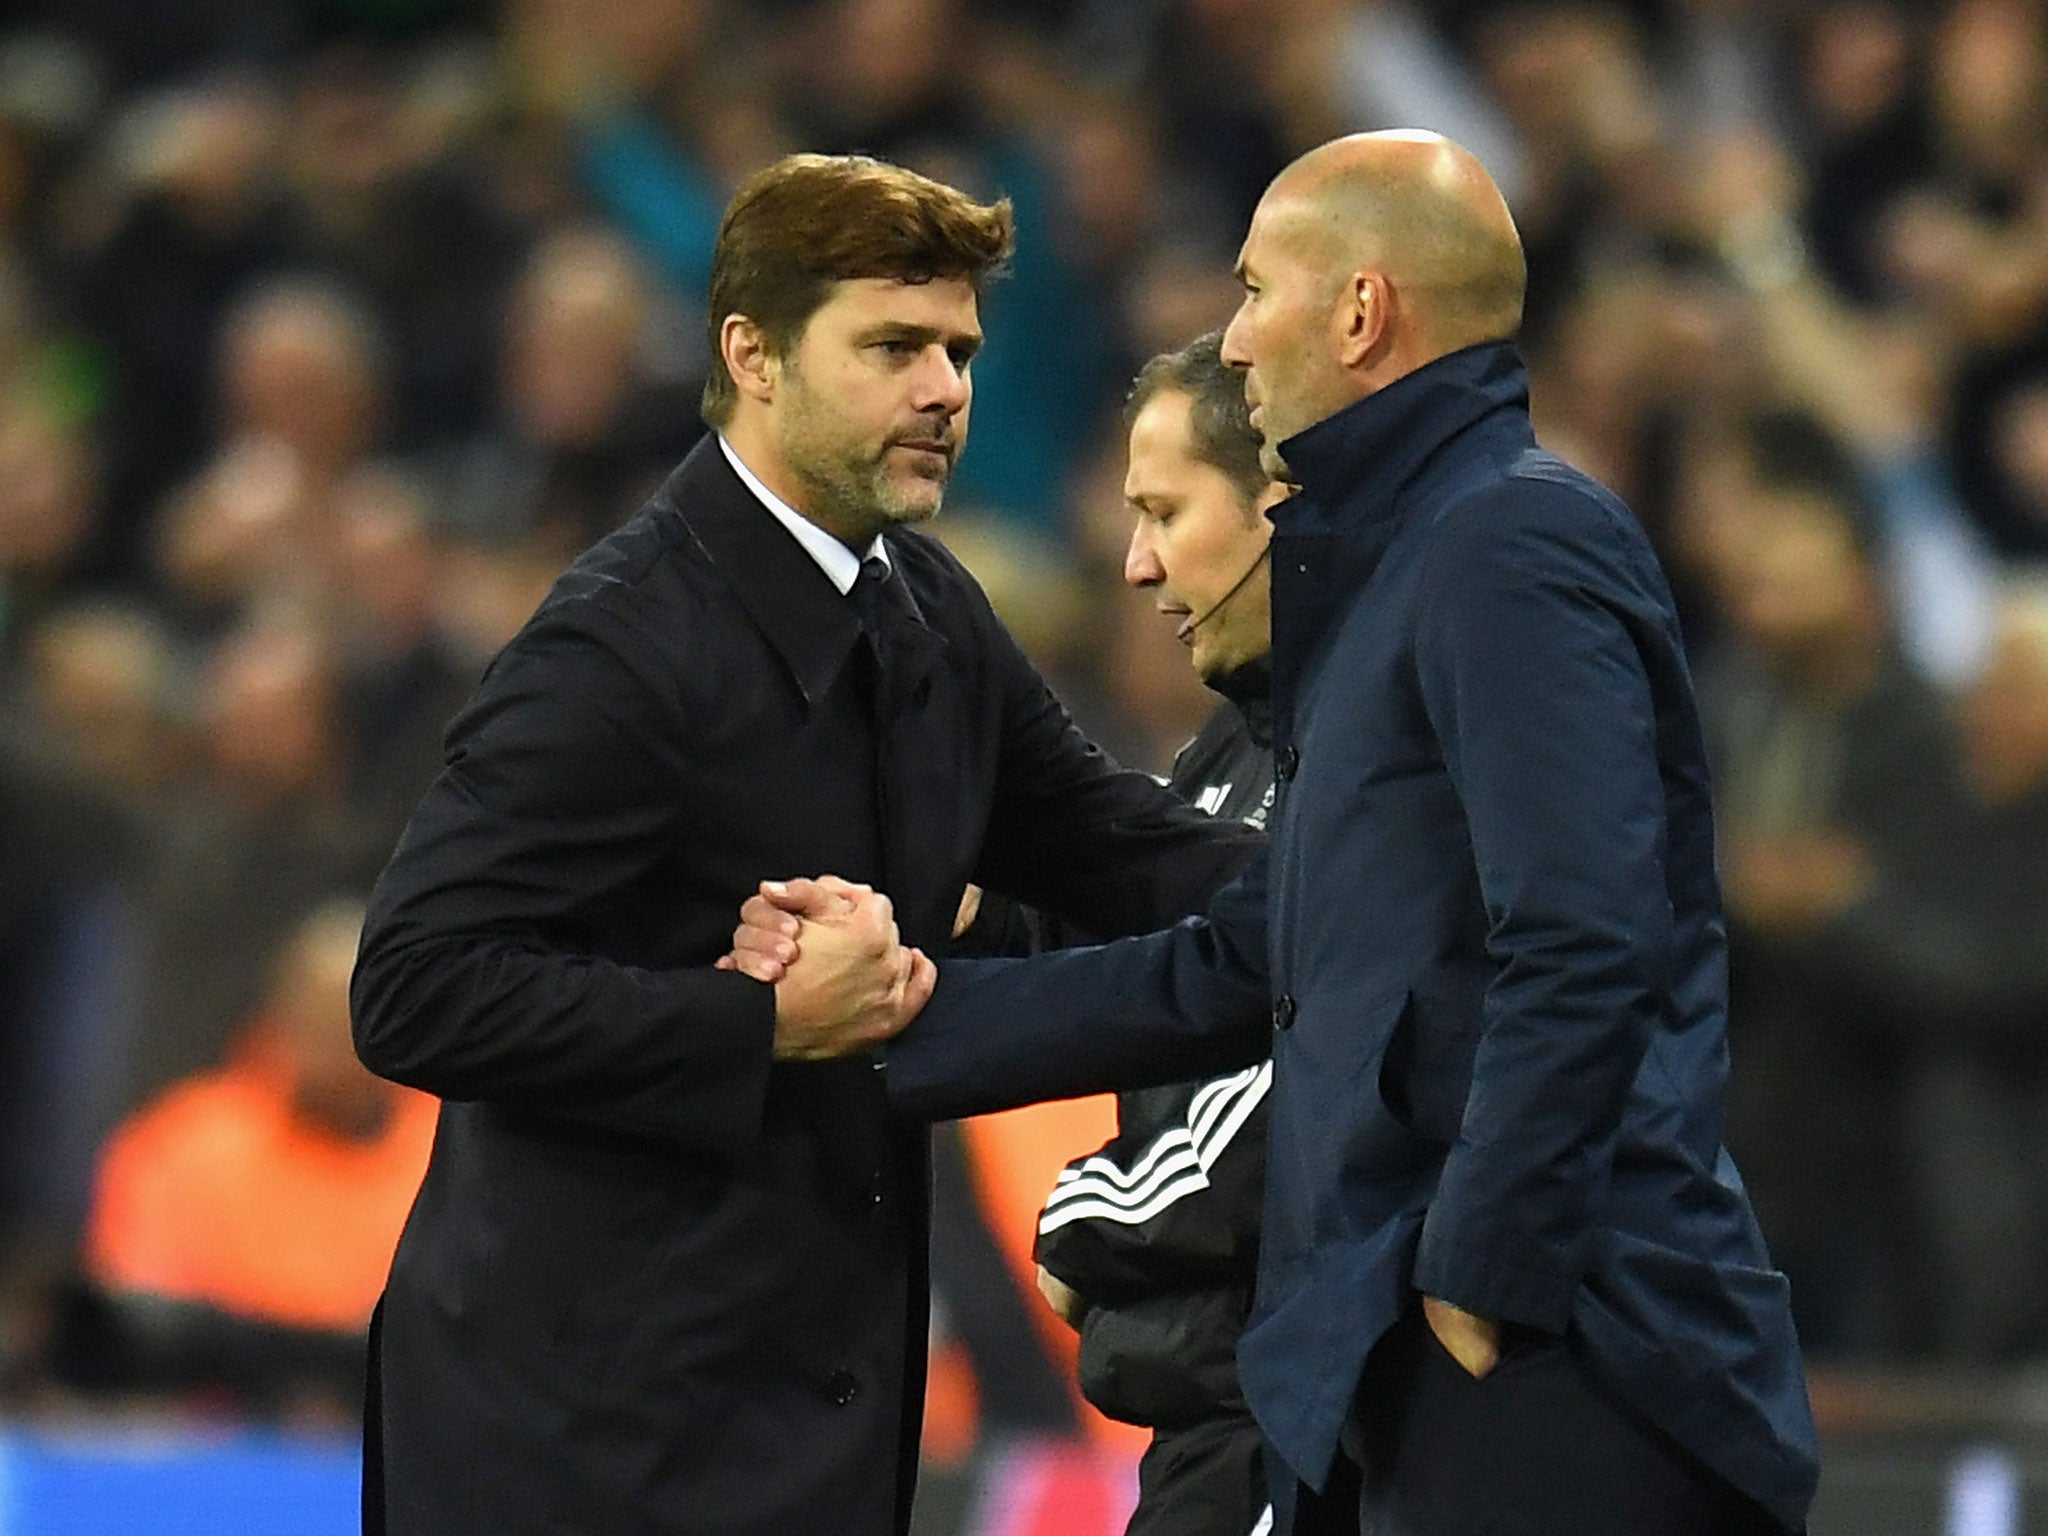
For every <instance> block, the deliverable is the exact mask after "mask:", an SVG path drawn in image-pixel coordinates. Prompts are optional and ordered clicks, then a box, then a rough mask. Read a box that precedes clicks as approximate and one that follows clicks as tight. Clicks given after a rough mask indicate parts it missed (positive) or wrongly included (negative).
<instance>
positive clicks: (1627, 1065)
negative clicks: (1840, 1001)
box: [1415, 483, 1677, 1332]
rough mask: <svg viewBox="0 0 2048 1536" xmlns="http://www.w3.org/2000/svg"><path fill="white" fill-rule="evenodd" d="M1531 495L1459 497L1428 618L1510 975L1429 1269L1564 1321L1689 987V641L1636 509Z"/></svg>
mask: <svg viewBox="0 0 2048 1536" xmlns="http://www.w3.org/2000/svg"><path fill="white" fill-rule="evenodd" d="M1511 495H1512V498H1513V499H1509V498H1495V499H1493V500H1491V501H1489V502H1488V503H1486V504H1483V505H1478V506H1473V507H1469V508H1467V509H1465V513H1464V515H1463V516H1462V517H1460V516H1459V515H1458V514H1455V513H1454V514H1453V519H1454V522H1453V524H1452V525H1451V526H1447V528H1446V532H1445V536H1444V538H1443V541H1442V542H1441V543H1440V544H1439V545H1438V547H1437V549H1436V550H1435V551H1434V552H1433V557H1432V558H1433V564H1432V568H1431V570H1430V572H1429V573H1428V576H1427V577H1426V581H1427V582H1428V585H1427V587H1426V589H1425V594H1424V598H1423V606H1422V609H1421V616H1420V622H1419V625H1418V631H1417V641H1416V662H1417V668H1418V672H1419V676H1420V682H1421V691H1422V697H1423V701H1424V707H1425V708H1426V710H1427V711H1428V715H1429V719H1430V722H1431V724H1432V725H1433V727H1434V729H1435V732H1436V735H1437V739H1438V741H1439V742H1440V743H1441V746H1442V751H1443V756H1444V762H1445V765H1446V768H1447V770H1448V772H1449V775H1450V778H1451V780H1452V783H1453V785H1454V786H1455V788H1456V791H1457V795H1458V799H1459V801H1460V804H1461V806H1462V807H1463V810H1464V813H1465V817H1466V821H1467V823H1468V827H1469V833H1470V838H1471V847H1472V852H1473V857H1474V860H1475V864H1476V872H1477V875H1478V881H1479V888H1480V894H1481V896H1482V898H1483V900H1484V902H1485V907H1486V916H1487V924H1488V937H1487V946H1488V950H1489V953H1490V955H1491V957H1492V959H1493V961H1494V962H1495V965H1496V967H1497V969H1496V972H1495V976H1494V980H1493V982H1492V984H1491V985H1490V987H1489V988H1488V989H1487V992H1486V996H1485V1001H1484V1008H1483V1018H1482V1022H1481V1033H1480V1037H1479V1041H1478V1045H1477V1050H1476V1055H1475V1058H1474V1067H1473V1075H1472V1088H1471V1094H1470V1097H1469V1098H1468V1099H1467V1101H1466V1108H1465V1114H1464V1119H1463V1126H1462V1130H1461V1133H1460V1135H1459V1137H1458V1140H1457V1143H1456V1145H1455V1146H1453V1148H1452V1149H1451V1151H1450V1153H1449V1155H1448V1157H1447V1158H1446V1160H1445V1163H1444V1168H1443V1175H1442V1179H1441V1182H1440V1183H1439V1185H1438V1189H1437V1193H1436V1197H1435V1199H1434V1200H1433V1201H1432V1203H1431V1206H1430V1209H1429V1214H1428V1217H1427V1219H1426V1221H1425V1222H1424V1225H1423V1232H1422V1242H1421V1249H1420V1253H1419V1256H1418V1259H1417V1264H1416V1280H1415V1283H1416V1285H1417V1287H1418V1288H1419V1289H1420V1290H1422V1291H1424V1292H1425V1293H1427V1294H1431V1295H1435V1296H1438V1297H1441V1298H1442V1299H1444V1300H1446V1301H1450V1302H1453V1303H1455V1304H1456V1305H1458V1306H1461V1307H1464V1308H1466V1309H1467V1310H1468V1311H1471V1312H1474V1313H1477V1314H1479V1315H1480V1316H1482V1317H1489V1318H1496V1319H1502V1320H1512V1321H1516V1322H1522V1323H1527V1324H1530V1325H1532V1326H1535V1327H1539V1328H1544V1329H1548V1330H1551V1331H1553V1332H1562V1331H1563V1329H1564V1327H1565V1324H1566V1320H1567V1317H1568V1313H1569V1308H1570V1304H1571V1299H1572V1295H1573V1292H1574V1290H1575V1288H1576V1286H1577V1283H1578V1281H1579V1278H1580V1276H1581V1274H1582V1273H1583V1272H1584V1270H1585V1268H1586V1266H1587V1263H1588V1256H1589V1249H1590V1245H1591V1238H1592V1233H1593V1230H1594V1228H1595V1227H1596V1225H1597V1223H1598V1218H1599V1213H1600V1208H1601V1204H1602V1200H1603V1198H1604V1191H1605V1188H1606V1184H1607V1179H1608V1172H1609V1169H1610V1167H1611V1165H1612V1162H1613V1157H1614V1149H1615V1144H1616V1140H1617V1137H1618V1134H1619V1128H1620V1123H1621V1116H1622V1109H1623V1105H1624V1102H1625V1100H1626V1097H1627V1095H1628V1091H1629V1087H1630V1084H1631V1083H1632V1082H1633V1081H1634V1079H1635V1076H1636V1073H1637V1071H1638V1069H1639V1068H1640V1066H1641V1064H1642V1061H1643V1057H1644V1054H1645V1052H1646V1051H1647V1049H1648V1045H1649V1041H1650V1037H1651V1034H1652V1031H1653V1030H1654V1028H1655V1027H1656V1025H1657V1019H1658V1011H1659V1008H1660V1006H1661V999H1663V998H1664V997H1666V996H1668V987H1669V968H1670V953H1671V946H1672V915H1671V913H1672V905H1671V897H1670V893H1669V891H1668V890H1667V887H1666V883H1665V867H1664V846H1665V835H1666V820H1665V801H1664V794H1663V787H1662V779H1661V773H1660V768H1659V754H1658V740H1657V732H1658V716H1657V711H1656V708H1655V703H1654V700H1653V696H1652V687H1651V681H1650V673H1649V667H1648V664H1647V663H1646V660H1645V651H1646V650H1648V651H1651V652H1664V653H1669V654H1672V655H1675V654H1676V644H1677V641H1676V634H1675V623H1673V624H1672V625H1671V626H1670V627H1669V631H1668V632H1667V631H1666V626H1665V624H1664V616H1665V615H1666V614H1668V609H1667V608H1665V607H1664V605H1663V603H1662V602H1661V601H1660V600H1659V591H1660V589H1661V587H1662V582H1661V578H1659V577H1657V576H1656V573H1655V571H1654V567H1653V566H1651V565H1650V557H1649V555H1648V553H1647V549H1646V548H1644V549H1643V550H1642V551H1641V553H1640V554H1638V553H1637V551H1636V542H1635V540H1633V539H1632V538H1631V537H1630V533H1629V531H1627V530H1623V529H1621V528H1619V527H1617V526H1616V521H1617V520H1619V519H1623V518H1625V517H1626V513H1625V512H1622V511H1621V510H1620V509H1618V508H1616V509H1613V510H1612V511H1611V512H1610V511H1609V509H1607V508H1605V507H1603V506H1602V505H1600V504H1598V503H1596V502H1594V501H1593V500H1592V499H1590V498H1588V497H1586V496H1584V495H1582V494H1579V493H1576V492H1572V491H1567V490H1564V489H1563V488H1558V487H1549V486H1545V485H1540V484H1536V485H1529V484H1526V483H1525V484H1522V485H1519V486H1518V487H1517V489H1516V490H1515V491H1514V492H1513V493H1511ZM1645 567H1648V569H1647V570H1646V569H1645ZM1653 584H1654V585H1653Z"/></svg>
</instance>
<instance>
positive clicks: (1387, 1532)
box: [1282, 1309, 1776, 1536]
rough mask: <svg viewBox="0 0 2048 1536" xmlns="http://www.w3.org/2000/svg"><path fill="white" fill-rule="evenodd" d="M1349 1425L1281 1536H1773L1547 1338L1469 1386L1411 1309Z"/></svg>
mask: <svg viewBox="0 0 2048 1536" xmlns="http://www.w3.org/2000/svg"><path fill="white" fill-rule="evenodd" d="M1355 1422H1356V1429H1355V1432H1354V1433H1353V1434H1352V1435H1350V1436H1348V1437H1347V1441H1346V1444H1345V1446H1344V1448H1343V1449H1342V1450H1341V1451H1340V1452H1339V1453H1338V1463H1337V1467H1336V1468H1335V1469H1333V1476H1332V1477H1331V1479H1330V1483H1329V1485H1328V1486H1326V1487H1325V1489H1324V1491H1323V1492H1322V1494H1320V1495H1317V1494H1315V1493H1314V1492H1312V1491H1310V1490H1307V1489H1301V1490H1297V1496H1298V1498H1299V1501H1300V1502H1299V1504H1298V1505H1297V1507H1296V1508H1295V1510H1294V1512H1293V1518H1292V1519H1291V1521H1287V1522H1286V1523H1285V1524H1284V1525H1283V1526H1282V1528H1283V1529H1287V1530H1291V1531H1292V1532H1293V1533H1294V1536H1362V1533H1369V1536H1472V1533H1475V1532H1486V1533H1488V1536H1552V1533H1563V1532H1569V1533H1570V1536H1764V1533H1767V1532H1769V1531H1772V1530H1774V1529H1775V1528H1776V1527H1775V1526H1774V1524H1773V1523H1772V1522H1771V1521H1770V1519H1769V1517H1768V1516H1766V1515H1765V1514H1764V1513H1763V1512H1762V1511H1761V1510H1759V1509H1757V1508H1756V1506H1754V1505H1753V1504H1750V1503H1749V1502H1748V1501H1747V1500H1745V1499H1743V1498H1741V1497H1740V1496H1739V1495H1737V1494H1736V1493H1735V1492H1734V1490H1733V1489H1731V1488H1730V1487H1729V1486H1728V1485H1727V1484H1726V1483H1725V1482H1723V1481H1721V1480H1720V1479H1719V1478H1717V1477H1715V1476H1714V1475H1713V1474H1712V1473H1710V1472H1708V1471H1707V1470H1706V1468H1704V1467H1702V1466H1701V1465H1700V1464H1699V1462H1697V1461H1696V1460H1694V1459H1693V1458H1692V1457H1691V1456H1688V1455H1687V1454H1686V1453H1685V1452H1684V1451H1682V1450H1680V1449H1679V1448H1678V1447H1677V1446H1676V1445H1674V1444H1673V1443H1672V1442H1671V1441H1670V1440H1669V1439H1667V1438H1666V1437H1665V1436H1663V1435H1661V1434H1659V1433H1658V1432H1657V1431H1656V1430H1654V1429H1652V1428H1651V1427H1650V1426H1649V1425H1648V1424H1646V1423H1645V1422H1644V1421H1643V1420H1642V1418H1641V1416H1640V1415H1638V1414H1637V1413H1636V1412H1635V1411H1634V1410H1633V1409H1631V1408H1629V1407H1627V1406H1626V1405H1625V1404H1623V1403H1621V1402H1619V1401H1617V1400H1616V1399H1615V1398H1614V1397H1613V1396H1612V1395H1611V1394H1610V1393H1609V1392H1608V1391H1607V1390H1606V1389H1605V1388H1603V1387H1602V1386H1601V1385H1600V1383H1599V1381H1598V1379H1597V1378H1596V1377H1595V1376H1594V1375H1593V1373H1592V1372H1591V1371H1589V1370H1588V1369H1587V1367H1586V1365H1585V1363H1584V1362H1583V1361H1582V1360H1580V1359H1579V1357H1578V1356H1577V1355H1576V1354H1575V1353H1574V1352H1573V1349H1572V1346H1571V1345H1570V1344H1569V1343H1568V1342H1567V1341H1566V1340H1564V1339H1560V1338H1557V1337H1556V1336H1554V1335H1550V1334H1543V1333H1538V1332H1535V1331H1533V1330H1523V1331H1522V1332H1521V1333H1520V1334H1519V1335H1518V1336H1517V1337H1515V1338H1514V1339H1513V1340H1512V1341H1511V1342H1509V1343H1508V1344H1507V1345H1506V1347H1505V1348H1504V1349H1503V1350H1502V1353H1501V1358H1500V1362H1499V1363H1498V1364H1497V1365H1496V1366H1494V1368H1493V1369H1492V1370H1491V1371H1489V1372H1488V1373H1487V1374H1486V1375H1485V1377H1483V1378H1478V1379H1475V1378H1474V1377H1473V1376H1471V1375H1470V1374H1469V1373H1467V1372H1466V1370H1465V1369H1464V1367H1462V1366H1460V1365H1459V1364H1458V1363H1457V1361H1455V1360H1453V1359H1452V1358H1451V1356H1450V1355H1449V1354H1448V1353H1447V1352H1446V1351H1445V1350H1444V1347H1443V1346H1442V1345H1441V1344H1439V1343H1438V1342H1437V1340H1436V1336H1435V1335H1434V1334H1432V1333H1431V1332H1430V1331H1429V1327H1428V1325H1427V1324H1426V1323H1425V1322H1424V1321H1423V1319H1422V1314H1421V1312H1420V1310H1419V1309H1417V1310H1412V1311H1410V1312H1408V1313H1406V1314H1405V1315H1404V1316H1403V1317H1402V1318H1401V1320H1400V1321H1399V1322H1397V1323H1395V1324H1394V1326H1393V1327H1392V1328H1390V1329H1388V1330H1387V1332H1386V1333H1385V1334H1384V1335H1383V1336H1382V1337H1381V1339H1380V1341H1379V1343H1378V1344H1377V1345H1375V1346H1374V1348H1373V1352H1372V1354H1371V1356H1370V1357H1368V1359H1367V1361H1366V1367H1365V1375H1364V1378H1363V1380H1362V1381H1361V1383H1360V1387H1359V1394H1358V1409H1357V1414H1356V1416H1355ZM1354 1456H1355V1457H1356V1458H1357V1460H1356V1461H1353V1460H1352V1459H1351V1458H1352V1457H1354ZM1284 1518H1285V1517H1284V1516H1283V1519H1284Z"/></svg>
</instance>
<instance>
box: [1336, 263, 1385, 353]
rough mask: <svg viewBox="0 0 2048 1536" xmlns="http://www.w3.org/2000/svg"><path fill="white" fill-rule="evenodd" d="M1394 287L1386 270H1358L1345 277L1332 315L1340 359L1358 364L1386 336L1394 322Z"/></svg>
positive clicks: (1374, 349) (1375, 349) (1377, 347)
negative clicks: (1388, 278) (1387, 276)
mask: <svg viewBox="0 0 2048 1536" xmlns="http://www.w3.org/2000/svg"><path fill="white" fill-rule="evenodd" d="M1393 301H1394V290H1393V287H1392V285H1391V284H1389V283H1388V281H1387V278H1386V274H1385V273H1383V272H1370V271H1366V272H1354V273H1352V274H1351V275H1350V276H1349V277H1348V278H1346V279H1345V280H1344V287H1343V289H1342V291H1341V292H1340V293H1339V294H1338V297H1337V310H1336V314H1335V315H1334V316H1333V317H1332V320H1333V324H1334V326H1335V328H1336V332H1337V360H1338V361H1339V362H1340V363H1342V364H1343V365H1344V366H1345V367H1346V368H1356V367H1358V366H1359V365H1360V364H1361V363H1363V362H1364V361H1365V360H1366V359H1367V358H1368V357H1370V356H1371V355H1372V354H1373V353H1374V352H1375V351H1377V350H1378V349H1379V347H1380V344H1381V343H1382V342H1383V341H1384V340H1385V339H1386V337H1387V333H1388V329H1389V327H1390V326H1391V325H1392V324H1393V318H1394V316H1393Z"/></svg>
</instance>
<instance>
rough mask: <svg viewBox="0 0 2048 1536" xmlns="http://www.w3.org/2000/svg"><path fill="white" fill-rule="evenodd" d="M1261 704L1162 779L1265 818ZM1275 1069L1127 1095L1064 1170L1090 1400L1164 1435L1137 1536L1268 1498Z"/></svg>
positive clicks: (1245, 1521)
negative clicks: (1245, 1365) (1247, 1372)
mask: <svg viewBox="0 0 2048 1536" xmlns="http://www.w3.org/2000/svg"><path fill="white" fill-rule="evenodd" d="M1261 670H1262V673H1263V669H1261ZM1266 706H1267V700H1266V699H1265V697H1264V696H1263V694H1261V696H1259V697H1257V698H1255V699H1251V700H1248V701H1247V702H1246V704H1245V705H1243V706H1240V705H1238V704H1231V703H1226V704H1224V705H1222V706H1221V707H1219V708H1218V709H1217V710H1216V712H1215V713H1214V714H1213V715H1211V716H1210V717H1209V720H1208V722H1207V724H1205V725H1204V726H1203V727H1202V729H1201V731H1200V732H1199V733H1198V734H1197V735H1196V737H1195V738H1194V740H1192V741H1190V742H1189V743H1188V744H1187V746H1185V747H1184V748H1182V749H1181V752H1180V755H1179V756H1178V757H1177V758H1176V759H1175V760H1174V766H1173V774H1172V776H1171V777H1170V778H1169V779H1168V780H1167V787H1168V788H1169V789H1171V790H1173V792H1174V793H1175V794H1177V795H1179V796H1180V797H1181V798H1182V799H1184V800H1188V801H1190V802H1192V803H1193V804H1194V805H1195V806H1197V807H1198V808H1199V809H1201V810H1204V811H1207V812H1208V813H1209V814H1211V815H1213V816H1221V817H1226V818H1229V819H1230V820H1233V821H1242V822H1245V823H1247V824H1248V825H1251V826H1255V827H1260V828H1263V827H1264V826H1265V824H1266V817H1267V813H1268V812H1269V810H1270V809H1271V806H1272V800H1273V746H1272V740H1271V738H1270V737H1269V736H1268V735H1267V734H1266V732H1265V729H1264V725H1265V722H1266V720H1267V718H1268V716H1267V707H1266ZM1272 1081H1273V1069H1272V1067H1271V1065H1270V1064H1269V1063H1263V1062H1262V1063H1260V1064H1259V1065H1257V1066H1254V1067H1248V1068H1246V1069H1245V1070H1244V1071H1242V1072H1236V1073H1232V1074H1230V1075H1228V1076H1225V1077H1219V1078H1210V1079H1204V1080H1201V1081H1197V1082H1190V1083H1175V1084H1171V1085H1169V1086H1167V1087H1164V1088H1142V1089H1137V1090H1134V1091H1132V1092H1129V1093H1125V1094H1123V1095H1121V1096H1120V1097H1119V1099H1118V1102H1117V1134H1116V1136H1115V1138H1114V1139H1113V1140H1112V1141H1110V1142H1109V1143H1108V1145H1106V1146H1104V1147H1103V1148H1101V1150H1099V1151H1097V1152H1094V1153H1091V1154H1090V1155H1088V1156H1086V1157H1080V1158H1076V1159H1075V1160H1074V1161H1073V1162H1072V1163H1070V1164H1068V1165H1067V1167H1066V1168H1065V1169H1064V1170H1063V1171H1062V1172H1061V1174H1060V1177H1059V1182H1058V1184H1057V1186H1056V1187H1055V1188H1054V1190H1053V1192H1052V1196H1051V1198H1050V1199H1049V1200H1048V1201H1047V1202H1046V1208H1045V1210H1044V1212H1043V1213H1042V1214H1041V1216H1040V1218H1039V1229H1038V1241H1037V1244H1036V1248H1035V1254H1034V1256H1035V1257H1036V1258H1037V1260H1038V1262H1039V1263H1040V1264H1042V1265H1044V1266H1045V1267H1046V1268H1047V1269H1048V1270H1050V1271H1051V1272H1052V1273H1053V1274H1054V1275H1056V1276H1058V1277H1059V1278H1060V1279H1061V1280H1063V1281H1065V1282H1066V1283H1067V1284H1068V1285H1070V1286H1072V1287H1073V1288H1074V1289H1075V1290H1076V1291H1077V1292H1079V1293H1080V1295H1081V1296H1082V1297H1084V1298H1085V1299H1086V1301H1087V1303H1088V1309H1087V1311H1086V1313H1085V1314H1084V1316H1083V1317H1082V1320H1081V1353H1080V1373H1081V1393H1082V1395H1083V1396H1084V1397H1086V1398H1087V1399H1088V1401H1089V1402H1091V1403H1093V1404H1094V1405H1095V1406H1096V1407H1097V1408H1099V1409H1101V1410H1102V1412H1104V1413H1106V1414H1108V1415H1109V1416H1110V1417H1111V1418H1113V1419H1121V1420H1123V1421H1124V1422H1125V1423H1129V1424H1141V1425H1144V1426H1146V1427H1147V1428H1149V1429H1151V1430H1152V1431H1153V1441H1152V1445H1151V1447H1150V1449H1149V1450H1148V1451H1147V1452H1146V1454H1145V1458H1144V1461H1143V1462H1142V1463H1141V1465H1140V1467H1139V1495H1138V1508H1137V1510H1136V1512H1135V1513H1134V1514H1133V1516H1132V1519H1131V1525H1130V1529H1131V1531H1133V1532H1139V1533H1142V1532H1145V1531H1148V1530H1153V1531H1162V1532H1163V1531H1173V1532H1176V1533H1178V1536H1246V1533H1247V1532H1249V1531H1250V1530H1251V1529H1252V1526H1253V1524H1254V1522H1256V1521H1257V1520H1258V1518H1259V1516H1260V1515H1261V1514H1262V1513H1263V1512H1264V1510H1265V1507H1266V1491H1265V1478H1264V1474H1263V1473H1262V1471H1261V1470H1260V1459H1259V1455H1260V1453H1259V1428H1258V1425H1257V1424H1256V1423H1255V1422H1254V1421H1253V1419H1252V1416H1251V1410H1250V1409H1249V1408H1247V1407H1246V1406H1245V1402H1244V1394H1243V1393H1241V1392H1240V1391H1239V1390H1238V1386H1237V1341H1238V1337H1239V1335H1240V1334H1242V1333H1243V1331H1244V1320H1245V1315H1246V1313H1247V1312H1248V1311H1249V1310H1250V1307H1251V1292H1252V1281H1253V1279H1254V1277H1255V1275H1256V1273H1257V1270H1258V1256H1259V1201H1260V1198H1261V1194H1262V1191H1263V1188H1264V1185H1265V1176H1266V1113H1267V1111H1266V1094H1267V1091H1268V1089H1269V1088H1270V1087H1271V1086H1272Z"/></svg>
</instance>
